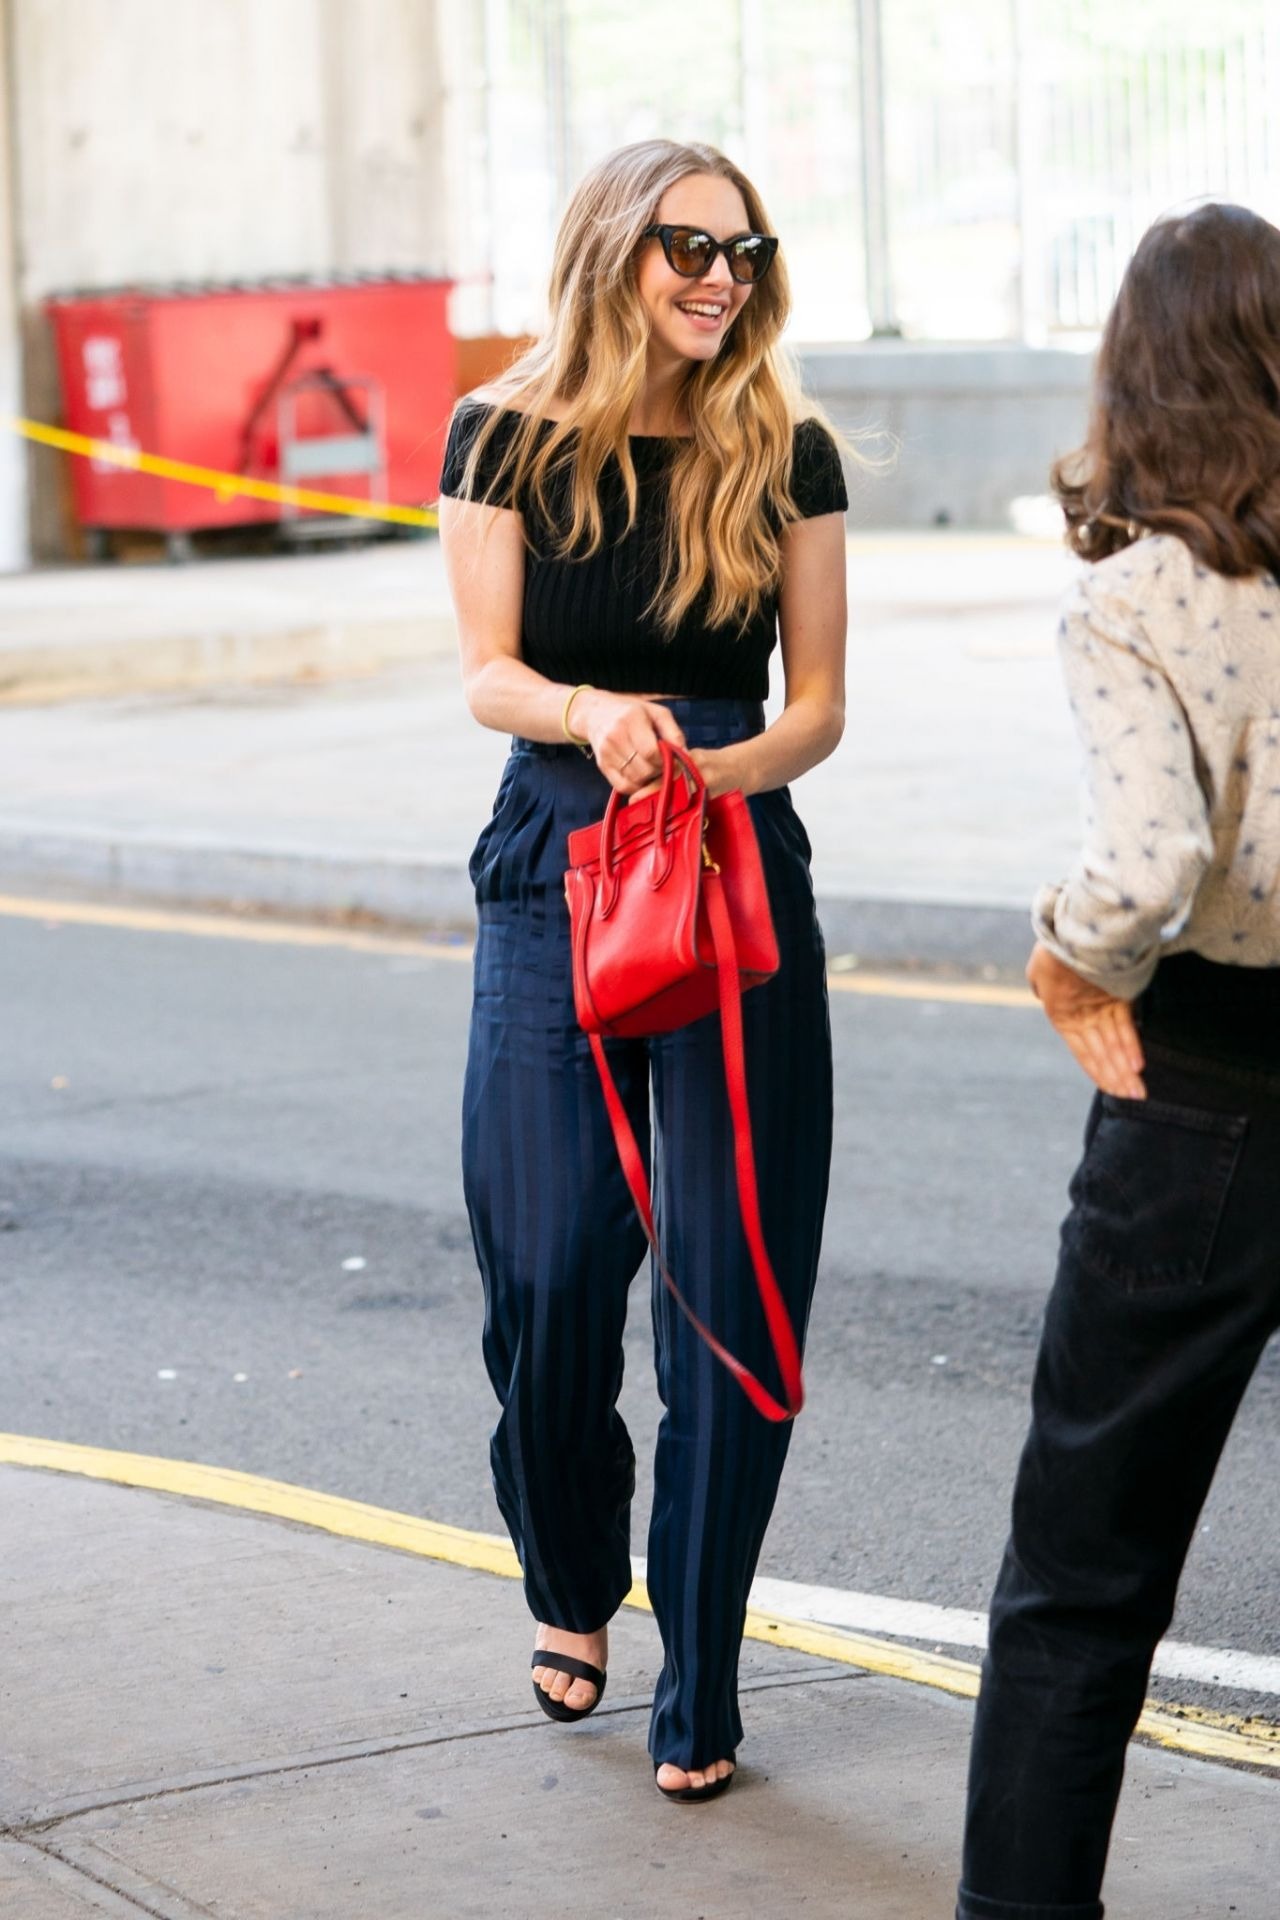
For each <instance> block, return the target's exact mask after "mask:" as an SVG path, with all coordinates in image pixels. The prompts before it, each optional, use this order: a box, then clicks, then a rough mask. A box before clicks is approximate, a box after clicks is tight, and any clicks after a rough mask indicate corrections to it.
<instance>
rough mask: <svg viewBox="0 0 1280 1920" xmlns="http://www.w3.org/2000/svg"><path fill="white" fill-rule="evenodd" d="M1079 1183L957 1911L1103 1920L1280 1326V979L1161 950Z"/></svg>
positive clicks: (969, 1915) (1016, 1919)
mask: <svg viewBox="0 0 1280 1920" xmlns="http://www.w3.org/2000/svg"><path fill="white" fill-rule="evenodd" d="M1139 1019H1140V1022H1141V1025H1142V1029H1143V1039H1144V1044H1145V1047H1146V1050H1147V1059H1148V1066H1147V1075H1146V1082H1147V1091H1148V1096H1149V1097H1148V1099H1147V1100H1146V1101H1128V1100H1116V1099H1112V1098H1111V1097H1109V1096H1107V1095H1099V1096H1098V1097H1097V1098H1096V1099H1095V1101H1094V1103H1093V1108H1092V1111H1091V1112H1090V1115H1089V1122H1088V1127H1087V1129H1086V1133H1085V1150H1084V1158H1083V1159H1082V1161H1081V1163H1080V1166H1079V1168H1078V1170H1077V1172H1076V1175H1075V1178H1074V1180H1073V1181H1072V1184H1071V1211H1070V1213H1069V1215H1068V1216H1067V1219H1066V1222H1065V1223H1064V1226H1063V1229H1062V1248H1061V1257H1060V1262H1059V1266H1058V1274H1057V1280H1056V1282H1055V1285H1054V1288H1053V1291H1052V1293H1051V1295H1050V1298H1049V1303H1048V1307H1047V1310H1046V1315H1045V1323H1044V1332H1043V1336H1042V1340H1041V1346H1040V1353H1039V1358H1038V1361H1037V1364H1036V1374H1035V1385H1034V1389H1033V1395H1032V1423H1031V1431H1030V1434H1029V1436H1028V1439H1027V1444H1026V1448H1025V1451H1024V1453H1023V1456H1022V1463H1021V1466H1020V1468H1019V1471H1018V1477H1017V1483H1016V1487H1015V1490H1014V1499H1013V1531H1012V1534H1011V1536H1010V1539H1009V1544H1008V1546H1007V1548H1006V1550H1005V1557H1004V1563H1003V1565H1002V1567H1001V1570H1000V1576H999V1581H998V1584H997V1586H996V1592H995V1598H994V1600H993V1603H992V1610H991V1637H990V1649H989V1652H988V1655H987V1659H986V1662H985V1665H984V1668H983V1678H982V1691H981V1695H980V1698H979V1701H978V1709H977V1718H976V1724H975V1728H974V1737H973V1749H972V1754H971V1759H970V1770H969V1800H968V1811H967V1820H966V1831H965V1850H964V1866H963V1875H962V1881H961V1888H960V1896H959V1905H958V1907H957V1910H956V1912H957V1920H1101V1916H1102V1913H1103V1908H1102V1904H1101V1901H1100V1898H1099V1895H1100V1893H1101V1888H1102V1877H1103V1870H1104V1868H1105V1865H1106V1858H1107V1847H1108V1844H1109V1841H1110V1837H1111V1825H1112V1821H1113V1819H1114V1816H1115V1809H1116V1801H1117V1798H1118V1796H1119V1792H1120V1783H1121V1779H1122V1777H1123V1773H1124V1759H1125V1748H1126V1745H1127V1743H1128V1740H1129V1736H1130V1734H1131V1733H1132V1731H1133V1727H1134V1723H1135V1721H1136V1720H1137V1718H1138V1715H1139V1713H1140V1712H1141V1710H1142V1704H1143V1698H1144V1694H1145V1691H1146V1684H1147V1679H1148V1675H1149V1672H1150V1667H1151V1659H1152V1655H1153V1653H1154V1651H1155V1647H1156V1643H1157V1641H1158V1640H1159V1639H1160V1637H1161V1636H1162V1634H1163V1633H1164V1632H1165V1630H1166V1628H1167V1627H1168V1624H1169V1621H1170V1618H1171V1617H1172V1614H1173V1606H1174V1600H1175V1597H1176V1593H1177V1586H1178V1580H1179V1577H1180V1575H1181V1572H1182V1566H1183V1562H1184V1560H1185V1558H1186V1554H1187V1549H1188V1547H1189V1546H1190V1544H1191V1539H1192V1536H1193V1533H1194V1531H1195V1526H1196V1521H1197V1518H1198V1515H1199V1513H1200V1509H1201V1506H1202V1505H1203V1502H1204V1499H1205V1496H1206V1495H1207V1493H1208V1491H1209V1486H1210V1482H1211V1481H1212V1479H1213V1474H1214V1469H1215V1468H1216V1466H1217V1463H1218V1458H1219V1455H1220V1454H1221V1451H1222V1447H1223V1444H1224V1442H1225V1440H1226V1438H1227V1434H1228V1432H1229V1431H1230V1428H1231V1423H1232V1420H1233V1419H1234V1417H1235V1412H1236V1408H1237V1407H1238V1406H1239V1404H1240V1399H1241V1396H1242V1395H1243V1393H1244V1390H1245V1388H1246V1386H1247V1385H1248V1383H1249V1379H1250V1376H1251V1375H1252V1373H1253V1370H1254V1368H1255V1366H1256V1365H1257V1362H1258V1359H1259V1356H1260V1355H1261V1353H1262V1350H1263V1348H1264V1346H1265V1345H1266V1343H1267V1340H1268V1338H1269V1336H1270V1335H1271V1333H1272V1332H1273V1331H1274V1330H1275V1328H1276V1327H1277V1325H1280V1208H1277V1204H1276V1169H1277V1167H1278V1166H1280V969H1277V970H1274V971H1273V970H1267V971H1266V972H1261V971H1259V970H1245V969H1241V968H1226V967H1214V966H1211V965H1210V964H1209V963H1207V962H1205V961H1202V960H1199V959H1195V960H1192V959H1190V958H1188V959H1177V960H1173V961H1167V962H1165V964H1164V966H1163V967H1162V968H1161V970H1160V972H1159V973H1158V974H1157V977H1156V981H1155V983H1154V984H1153V987H1152V990H1151V991H1150V992H1149V993H1148V995H1147V996H1145V997H1144V1000H1143V1002H1142V1004H1141V1006H1140V1008H1139Z"/></svg>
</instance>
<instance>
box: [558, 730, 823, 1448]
mask: <svg viewBox="0 0 1280 1920" xmlns="http://www.w3.org/2000/svg"><path fill="white" fill-rule="evenodd" d="M664 744H665V743H664ZM673 751H678V749H674V750H673ZM694 772H695V773H697V768H696V767H695V768H694ZM699 779H701V775H699ZM703 785H704V787H705V782H703ZM703 883H704V887H705V890H706V900H707V917H708V920H709V921H710V925H711V937H712V941H713V943H714V946H715V954H716V973H717V976H718V985H719V990H720V1025H721V1037H722V1039H723V1043H724V1077H725V1088H726V1091H727V1093H728V1096H729V1111H730V1114H731V1116H732V1119H733V1159H734V1172H735V1174H736V1176H737V1185H738V1208H739V1212H740V1214H741V1217H742V1227H743V1232H744V1233H745V1235H746V1240H747V1246H748V1248H749V1249H750V1252H751V1264H752V1266H753V1267H754V1269H755V1276H756V1287H757V1290H758V1292H759V1295H760V1304H761V1306H762V1307H763V1309H764V1317H765V1323H766V1325H767V1326H768V1329H769V1338H770V1340H771V1341H772V1344H773V1351H774V1357H775V1358H776V1360H777V1363H778V1372H779V1374H780V1376H781V1379H782V1392H783V1398H782V1399H781V1400H779V1399H778V1398H777V1396H776V1395H775V1394H772V1393H770V1391H769V1389H768V1388H767V1387H766V1386H765V1385H764V1383H763V1381H761V1380H759V1379H757V1377H756V1375H755V1374H754V1373H752V1371H751V1369H750V1368H749V1367H748V1366H746V1365H745V1364H744V1363H743V1362H742V1361H741V1360H739V1359H738V1358H737V1356H736V1354H732V1353H730V1351H729V1349H728V1348H727V1347H726V1346H725V1345H724V1343H723V1342H722V1341H721V1340H719V1339H717V1337H716V1335H715V1334H714V1333H712V1331H711V1329H710V1327H708V1326H707V1325H706V1324H705V1322H703V1321H702V1320H700V1319H699V1318H698V1316H697V1314H696V1313H695V1312H694V1310H693V1308H692V1307H691V1306H690V1305H689V1303H688V1301H687V1300H686V1299H685V1297H684V1295H683V1294H682V1293H681V1291H680V1289H679V1287H678V1286H677V1285H676V1283H675V1281H674V1280H673V1279H672V1277H671V1274H670V1272H669V1270H668V1268H667V1263H666V1261H665V1260H664V1259H663V1257H662V1248H661V1247H660V1246H659V1244H658V1231H657V1227H656V1226H655V1224H654V1218H653V1201H652V1197H651V1194H650V1190H649V1180H648V1176H647V1174H646V1173H645V1167H644V1160H643V1158H642V1156H641V1153H640V1149H639V1147H638V1145H637V1144H636V1137H635V1134H634V1132H633V1131H632V1127H631V1121H630V1118H629V1117H628V1114H627V1110H626V1107H625V1106H624V1105H623V1102H622V1096H621V1094H620V1093H619V1092H618V1086H617V1082H616V1081H615V1080H614V1077H613V1074H612V1072H611V1070H610V1067H609V1062H608V1057H607V1055H606V1053H605V1050H604V1042H603V1041H602V1040H601V1038H600V1035H599V1034H598V1033H592V1034H591V1035H590V1036H589V1037H590V1041H591V1051H592V1053H593V1054H594V1056H595V1063H596V1069H597V1072H598V1073H599V1075H600V1085H601V1089H602V1091H603V1093H604V1101H605V1106H606V1108H607V1109H608V1114H609V1121H610V1125H611V1126H612V1128H613V1137H614V1142H615V1144H616V1146H617V1149H618V1158H619V1160H620V1161H621V1162H622V1171H623V1175H624V1177H625V1179H626V1182H627V1186H628V1187H629V1188H630V1190H631V1198H632V1200H633V1202H634V1203H635V1209H636V1212H637V1213H638V1214H639V1216H640V1223H641V1225H642V1226H643V1227H644V1230H645V1237H646V1238H647V1240H648V1242H649V1247H650V1250H651V1252H652V1254H653V1257H654V1260H655V1262H656V1263H657V1267H658V1272H659V1273H660V1274H661V1276H662V1283H663V1285H664V1286H665V1287H666V1289H667V1291H668V1293H669V1294H670V1295H671V1297H672V1298H673V1300H674V1301H675V1303H676V1305H677V1306H678V1307H679V1309H680V1311H681V1313H682V1314H683V1315H684V1317H685V1319H686V1320H687V1321H688V1322H689V1324H690V1326H691V1327H692V1328H693V1330H694V1332H695V1333H696V1334H697V1335H698V1337H699V1338H700V1339H702V1340H705V1342H706V1344H707V1345H708V1346H709V1347H710V1349H711V1351H712V1353H714V1354H715V1356H716V1358H717V1360H719V1361H721V1362H722V1363H723V1365H724V1366H726V1367H727V1368H728V1370H729V1372H730V1373H731V1374H732V1375H733V1377H734V1379H735V1380H736V1381H737V1382H738V1385H739V1386H740V1387H741V1388H742V1391H743V1392H744V1393H745V1394H746V1396H747V1398H748V1400H750V1402H751V1404H752V1406H753V1407H754V1408H755V1409H756V1412H757V1413H760V1414H763V1415H764V1418H765V1419H766V1420H770V1421H774V1422H782V1421H785V1420H794V1419H795V1417H796V1415H797V1414H798V1413H799V1412H800V1409H801V1408H802V1407H803V1405H804V1377H803V1374H802V1371H801V1365H800V1345H799V1342H798V1340H797V1339H796V1333H795V1328H794V1327H793V1326H792V1324H791V1315H790V1313H789V1312H788V1311H787V1304H786V1301H785V1300H784V1299H783V1297H782V1289H781V1287H779V1285H778V1280H777V1276H776V1274H775V1273H774V1271H773V1264H772V1262H771V1261H770V1259H769V1251H768V1248H767V1247H766V1246H765V1240H764V1227H763V1224H762V1222H761V1219H760V1196H759V1190H758V1187H757V1184H756V1159H755V1149H754V1147H753V1145H752V1140H751V1112H750V1108H749V1106H748V1104H747V1069H746V1057H745V1053H744V1050H743V1043H742V981H741V977H740V975H739V972H738V953H737V948H736V946H735V944H734V937H733V923H732V920H731V919H730V917H729V909H728V905H727V904H726V901H725V897H724V893H723V891H722V882H721V878H720V874H719V871H718V869H715V868H710V869H708V870H707V872H706V873H704V875H703Z"/></svg>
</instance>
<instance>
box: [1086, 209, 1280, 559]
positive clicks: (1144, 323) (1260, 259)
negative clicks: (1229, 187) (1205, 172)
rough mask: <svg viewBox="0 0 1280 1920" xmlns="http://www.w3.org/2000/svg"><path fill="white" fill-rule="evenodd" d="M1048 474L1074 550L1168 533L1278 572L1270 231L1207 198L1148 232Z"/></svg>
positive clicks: (1275, 254) (1276, 361)
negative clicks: (1075, 430)
mask: <svg viewBox="0 0 1280 1920" xmlns="http://www.w3.org/2000/svg"><path fill="white" fill-rule="evenodd" d="M1052 484H1053V489H1054V492H1055V493H1056V494H1057V496H1058V499H1059V500H1060V501H1061V502H1062V506H1063V510H1064V512H1065V513H1066V517H1067V540H1068V543H1069V545H1070V546H1071V547H1072V548H1073V549H1074V550H1075V552H1076V553H1078V554H1080V555H1081V557H1082V558H1083V559H1085V560H1102V559H1105V557H1106V556H1107V554H1109V553H1117V552H1119V550H1120V549H1121V548H1122V547H1127V546H1129V545H1130V544H1131V543H1132V542H1133V541H1134V540H1136V539H1137V538H1138V537H1139V535H1140V534H1142V533H1146V532H1150V533H1172V534H1176V535H1177V536H1178V538H1179V539H1180V540H1183V541H1185V542H1186V544H1187V546H1188V547H1190V549H1191V551H1192V552H1193V553H1194V554H1195V556H1196V558H1197V559H1198V560H1200V561H1201V562H1202V563H1203V564H1204V565H1205V566H1207V567H1212V568H1213V570H1214V571H1215V572H1216V573H1225V574H1250V573H1256V572H1258V571H1259V570H1260V569H1262V570H1265V571H1267V572H1270V573H1277V574H1280V231H1277V229H1276V228H1275V227H1273V226H1271V225H1270V223H1269V222H1268V221H1266V220H1264V219H1262V217H1261V216H1260V215H1259V214H1256V213H1250V212H1249V211H1248V209H1247V208H1245V207H1233V206H1223V205H1218V204H1213V205H1209V206H1204V207H1198V208H1197V209H1196V211H1195V212H1194V213H1187V214H1177V215H1173V216H1170V217H1167V218H1165V219H1163V220H1159V221H1157V223H1156V225H1155V226H1153V227H1152V228H1151V229H1150V230H1149V231H1148V232H1147V233H1146V234H1144V236H1143V238H1142V240H1141V241H1140V242H1139V244H1138V249H1137V252H1136V253H1135V254H1134V256H1133V259H1132V260H1131V261H1130V263H1129V267H1128V270H1127V272H1126V273H1125V276H1124V280H1123V281H1122V283H1121V286H1120V291H1119V293H1118V294H1117V296H1116V303H1115V306H1114V307H1113V308H1112V310H1111V314H1110V317H1109V319H1108V321H1107V325H1106V330H1105V332H1104V333H1103V336H1102V345H1101V348H1100V349H1099V353H1098V360H1097V365H1096V368H1095V371H1094V383H1093V402H1092V407H1091V411H1090V418H1089V430H1088V435H1087V438H1086V440H1085V443H1084V445H1083V446H1082V447H1081V448H1080V449H1079V450H1078V451H1077V452H1075V453H1073V454H1069V455H1068V456H1067V458H1066V459H1064V460H1059V461H1058V462H1057V464H1056V465H1055V467H1054V468H1053V474H1052Z"/></svg>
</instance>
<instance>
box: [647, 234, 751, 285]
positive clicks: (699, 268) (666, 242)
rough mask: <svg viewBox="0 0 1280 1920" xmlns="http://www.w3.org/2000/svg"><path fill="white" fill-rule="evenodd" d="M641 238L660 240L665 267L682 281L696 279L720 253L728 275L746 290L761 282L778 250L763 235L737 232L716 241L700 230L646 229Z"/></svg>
mask: <svg viewBox="0 0 1280 1920" xmlns="http://www.w3.org/2000/svg"><path fill="white" fill-rule="evenodd" d="M641 238H642V239H645V240H661V242H662V251H663V252H664V253H665V254H666V256H667V265H668V266H669V267H670V268H671V271H672V272H673V273H678V274H680V275H681V277H682V278H683V279H685V280H700V279H701V278H702V276H703V274H704V273H706V272H707V271H708V269H709V268H710V266H711V263H712V261H713V260H714V259H715V257H716V255H717V254H718V253H722V254H723V255H724V257H725V259H726V260H727V261H728V263H729V272H730V273H731V274H732V275H733V277H734V279H735V280H736V281H737V282H738V284H739V285H740V286H746V287H752V286H755V284H756V282H757V281H759V280H763V279H764V277H765V275H766V273H768V271H769V269H770V267H771V266H772V265H773V259H774V255H775V254H776V253H777V251H778V243H777V241H776V240H775V239H774V238H773V237H772V235H771V234H767V233H740V234H737V235H736V236H735V237H734V239H732V240H717V239H716V238H715V236H714V235H713V234H710V233H705V232H704V231H703V229H702V228H701V227H646V228H645V230H644V233H643V234H642V235H641Z"/></svg>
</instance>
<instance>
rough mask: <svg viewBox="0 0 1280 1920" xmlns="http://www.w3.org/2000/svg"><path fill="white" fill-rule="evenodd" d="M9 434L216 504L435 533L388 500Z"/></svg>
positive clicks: (33, 427)
mask: <svg viewBox="0 0 1280 1920" xmlns="http://www.w3.org/2000/svg"><path fill="white" fill-rule="evenodd" d="M0 425H3V426H6V427H8V428H9V430H10V431H11V432H12V433H17V434H20V435H21V436H22V438H23V439H24V440H31V441H33V442H34V443H35V444H36V445H37V446H42V447H55V448H57V450H58V451H59V452H60V453H74V454H79V455H80V456H81V457H82V458H84V459H88V460H106V461H108V462H110V464H111V465H112V466H116V467H127V468H129V469H130V471H131V472H134V473H153V474H155V475H156V476H157V477H158V478H160V479H162V480H177V481H179V482H180V483H181V484H182V485H183V486H187V487H203V488H205V489H206V490H207V491H208V492H210V493H212V494H213V495H215V497H216V498H217V499H218V500H220V501H227V500H238V499H243V500H270V501H273V502H275V503H276V504H277V505H281V506H289V507H306V508H308V509H309V510H310V511H312V512H314V513H337V514H345V515H347V516H349V517H350V518H351V519H353V520H380V521H389V522H391V523H392V524H393V525H395V526H402V527H434V526H437V525H438V524H439V516H438V515H437V514H435V513H433V512H432V511H431V510H430V509H429V508H427V507H402V506H398V505H397V504H396V503H395V502H394V501H391V500H359V499H356V498H354V497H353V496H352V495H350V494H345V493H320V492H317V491H316V490H315V489H314V488H312V487H286V486H281V485H280V484H279V483H278V482H277V481H275V480H254V479H251V478H250V476H249V475H248V474H244V473H227V472H224V471H223V469H222V468H221V467H200V466H194V465H193V464H192V463H191V462H190V461H189V460H170V459H168V458H167V457H166V456H164V455H163V454H158V453H143V452H141V451H140V450H139V449H138V448H137V447H118V446H116V444H115V442H114V441H113V440H95V439H93V438H91V437H90V436H89V435H88V434H84V433H68V432H67V430H66V429H65V428H64V427H51V426H48V425H46V423H45V422H44V421H43V420H23V419H19V418H9V419H7V420H3V421H0Z"/></svg>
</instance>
